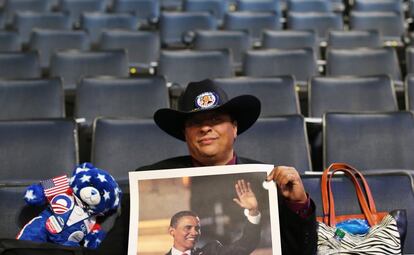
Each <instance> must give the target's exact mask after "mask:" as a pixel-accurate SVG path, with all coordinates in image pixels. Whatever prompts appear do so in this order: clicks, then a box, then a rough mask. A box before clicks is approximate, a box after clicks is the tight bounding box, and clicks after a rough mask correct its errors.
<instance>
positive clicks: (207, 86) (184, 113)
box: [154, 79, 260, 141]
mask: <svg viewBox="0 0 414 255" xmlns="http://www.w3.org/2000/svg"><path fill="white" fill-rule="evenodd" d="M212 110H219V111H221V112H225V113H228V114H229V115H230V116H231V117H232V118H233V120H235V121H237V134H241V133H243V132H244V131H246V130H247V129H248V128H249V127H251V126H252V125H253V124H254V123H255V122H256V120H257V118H258V117H259V114H260V101H259V99H257V98H256V97H254V96H251V95H242V96H237V97H234V98H232V99H230V100H229V99H228V97H227V94H226V92H224V90H223V89H221V88H220V87H218V86H216V85H215V84H214V82H213V81H212V80H210V79H206V80H202V81H199V82H190V83H189V84H188V86H187V88H186V90H185V91H184V93H183V94H182V95H181V96H180V98H179V101H178V110H174V109H169V108H164V109H159V110H158V111H156V112H155V114H154V120H155V123H157V125H158V126H159V127H160V128H161V129H162V130H164V131H165V132H166V133H168V134H169V135H171V136H174V137H175V138H177V139H180V140H183V141H185V137H184V123H185V121H186V120H187V119H188V118H189V117H191V116H192V115H193V114H195V113H198V112H205V111H212Z"/></svg>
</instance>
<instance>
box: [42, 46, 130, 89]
mask: <svg viewBox="0 0 414 255" xmlns="http://www.w3.org/2000/svg"><path fill="white" fill-rule="evenodd" d="M49 73H50V76H51V77H55V76H59V77H62V79H63V88H64V89H65V91H66V92H74V90H75V89H76V85H77V83H78V82H79V81H80V79H81V78H83V77H87V76H97V75H109V76H119V77H128V76H129V71H128V59H127V55H126V52H125V50H113V51H79V50H64V51H57V52H55V53H54V54H53V55H52V58H51V62H50V72H49Z"/></svg>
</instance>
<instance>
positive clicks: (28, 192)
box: [24, 190, 36, 201]
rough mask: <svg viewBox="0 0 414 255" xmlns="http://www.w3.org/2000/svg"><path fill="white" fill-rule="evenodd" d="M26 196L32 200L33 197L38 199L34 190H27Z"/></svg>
mask: <svg viewBox="0 0 414 255" xmlns="http://www.w3.org/2000/svg"><path fill="white" fill-rule="evenodd" d="M24 197H25V198H26V199H27V200H29V201H32V200H33V199H36V195H35V194H33V190H28V191H26V194H25V195H24Z"/></svg>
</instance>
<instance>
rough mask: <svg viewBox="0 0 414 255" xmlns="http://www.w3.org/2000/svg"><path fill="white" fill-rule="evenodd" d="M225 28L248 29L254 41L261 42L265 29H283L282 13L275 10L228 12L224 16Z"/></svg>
mask: <svg viewBox="0 0 414 255" xmlns="http://www.w3.org/2000/svg"><path fill="white" fill-rule="evenodd" d="M223 29H224V30H246V31H248V32H249V34H250V36H251V38H252V39H253V42H254V43H255V44H257V45H258V44H260V42H261V36H262V32H263V30H265V29H273V30H279V29H282V24H281V22H280V15H279V14H277V13H273V12H251V11H250V12H249V11H243V12H228V13H227V14H226V15H225V16H224V24H223Z"/></svg>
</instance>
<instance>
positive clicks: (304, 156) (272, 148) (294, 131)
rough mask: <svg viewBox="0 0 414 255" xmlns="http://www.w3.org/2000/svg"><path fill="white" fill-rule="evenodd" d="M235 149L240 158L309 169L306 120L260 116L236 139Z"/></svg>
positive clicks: (298, 117) (291, 116) (289, 116)
mask: <svg viewBox="0 0 414 255" xmlns="http://www.w3.org/2000/svg"><path fill="white" fill-rule="evenodd" d="M292 145H294V146H292ZM235 151H236V153H237V155H238V156H240V157H248V158H254V159H256V160H259V161H261V162H264V163H269V164H277V165H285V166H293V167H295V168H296V169H297V170H298V171H299V172H300V173H304V172H305V171H311V170H312V164H311V159H310V155H309V147H308V140H307V134H306V129H305V121H304V118H303V116H301V115H285V116H279V117H274V118H261V119H259V120H258V121H257V122H256V123H255V124H254V125H253V126H252V127H251V128H250V129H249V130H247V131H246V132H245V133H243V135H241V136H238V137H237V138H236V143H235Z"/></svg>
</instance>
